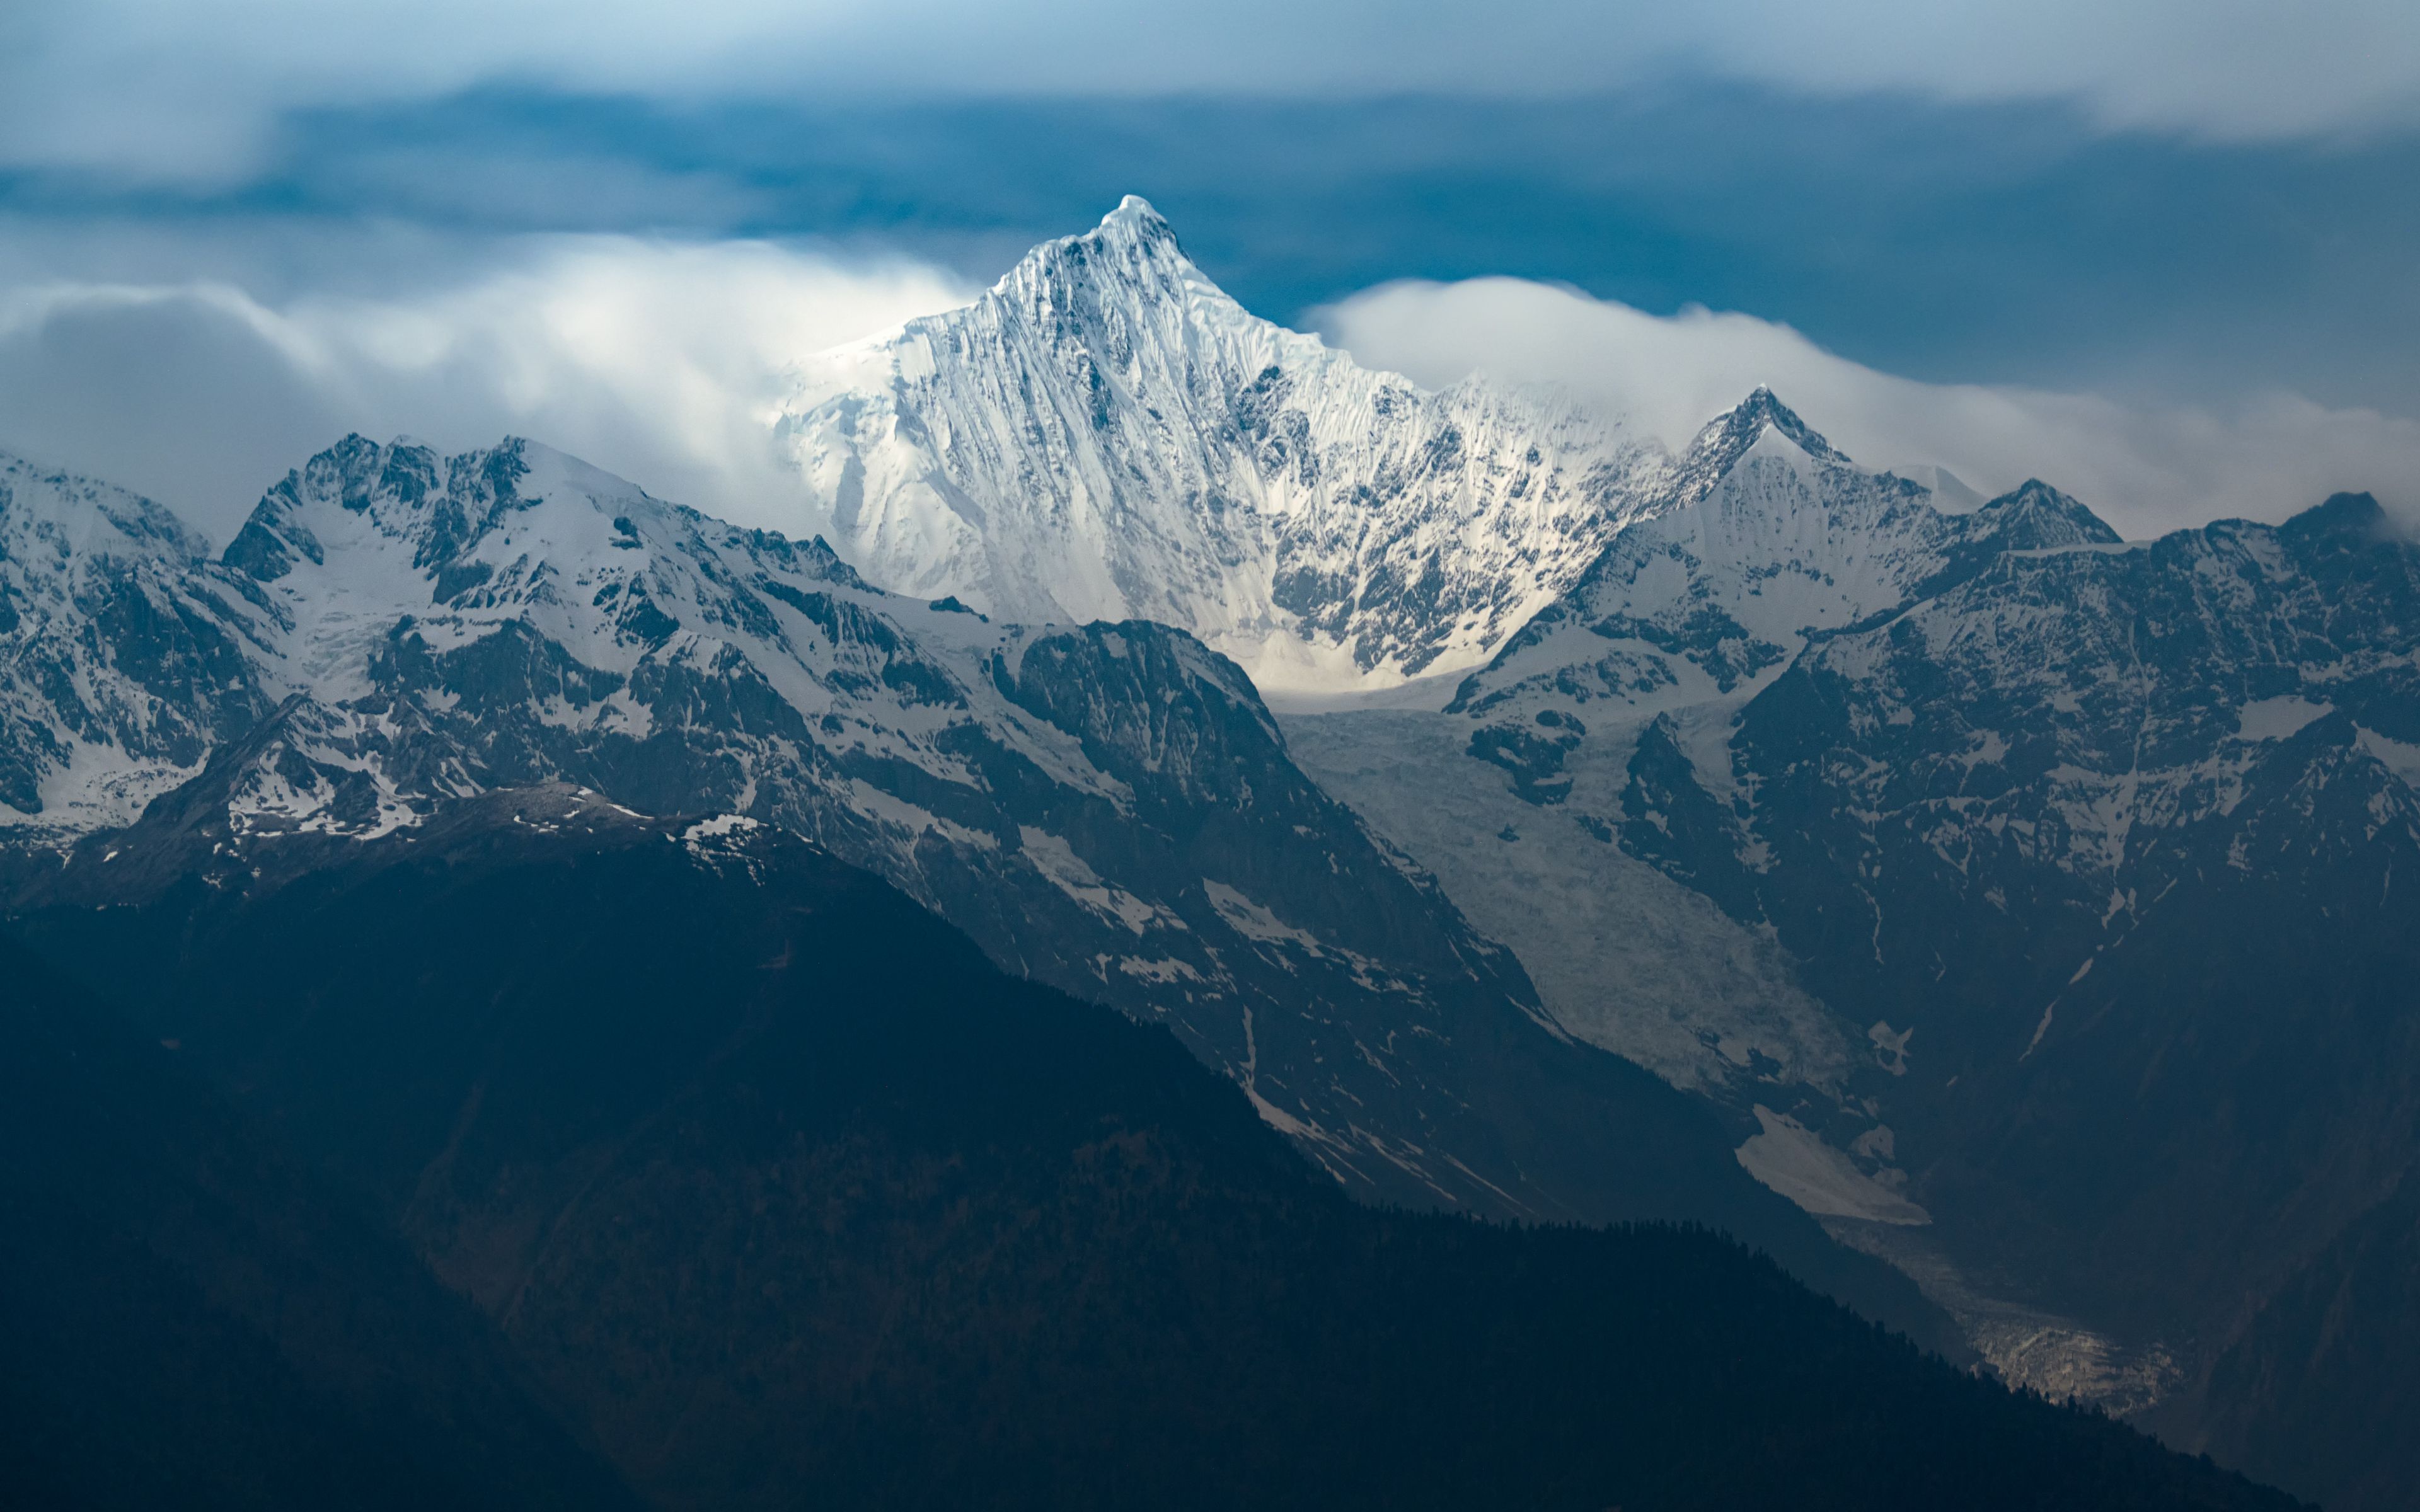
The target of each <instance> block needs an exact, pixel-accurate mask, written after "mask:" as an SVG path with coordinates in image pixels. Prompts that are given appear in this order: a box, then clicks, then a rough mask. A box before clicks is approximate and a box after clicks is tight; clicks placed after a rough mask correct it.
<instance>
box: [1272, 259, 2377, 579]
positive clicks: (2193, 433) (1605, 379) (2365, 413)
mask: <svg viewBox="0 0 2420 1512" xmlns="http://www.w3.org/2000/svg"><path fill="white" fill-rule="evenodd" d="M1319 324H1320V326H1321V328H1322V330H1323V331H1324V332H1326V335H1327V337H1328V339H1329V340H1330V341H1331V342H1333V343H1336V344H1338V345H1341V346H1342V347H1346V348H1348V349H1349V350H1351V351H1352V352H1353V353H1354V355H1355V356H1356V357H1357V358H1359V359H1360V360H1361V361H1363V362H1365V363H1371V364H1373V365H1375V366H1379V367H1387V368H1391V369H1394V370H1395V371H1397V372H1400V373H1403V374H1404V375H1405V376H1406V377H1409V378H1412V379H1413V380H1414V381H1415V382H1419V383H1421V384H1425V385H1428V386H1431V387H1435V386H1438V385H1442V384H1446V383H1450V382H1452V381H1454V380H1455V379H1457V378H1462V377H1463V376H1465V375H1466V374H1468V373H1470V372H1473V371H1475V370H1484V371H1487V372H1490V373H1493V374H1495V375H1497V376H1498V377H1500V378H1512V379H1515V380H1518V381H1526V382H1538V383H1552V384H1560V385H1565V386H1568V387H1570V388H1571V389H1573V390H1575V391H1577V392H1578V393H1583V394H1585V395H1588V396H1589V397H1590V398H1591V399H1592V400H1594V401H1596V402H1598V403H1601V404H1604V405H1605V406H1606V407H1607V408H1610V409H1615V410H1618V411H1620V412H1621V413H1623V414H1626V415H1628V416H1630V417H1632V419H1633V420H1634V422H1635V423H1637V424H1640V425H1641V426H1642V427H1643V428H1644V429H1646V430H1647V431H1649V432H1650V433H1651V434H1653V435H1656V436H1658V437H1660V438H1662V439H1663V440H1665V441H1666V442H1667V443H1668V444H1674V445H1677V444H1679V443H1681V442H1683V441H1685V440H1687V439H1688V437H1689V436H1690V435H1691V434H1692V433H1693V432H1694V431H1695V430H1696V429H1697V428H1698V427H1699V425H1700V424H1703V423H1704V422H1705V421H1706V419H1707V418H1708V417H1709V416H1711V415H1714V414H1716V413H1719V412H1720V411H1722V410H1723V409H1727V408H1729V407H1730V405H1732V404H1735V403H1737V402H1738V401H1739V399H1740V398H1741V396H1743V395H1744V394H1745V393H1747V392H1748V391H1749V390H1751V389H1753V388H1755V387H1756V386H1757V385H1758V384H1760V383H1763V384H1769V385H1770V386H1771V387H1772V388H1773V389H1774V391H1775V392H1776V393H1779V394H1780V395H1781V396H1782V398H1783V399H1784V400H1785V401H1786V402H1788V403H1789V404H1790V405H1792V407H1794V408H1795V409H1798V410H1799V411H1800V413H1802V414H1804V415H1805V416H1806V417H1807V422H1808V424H1812V425H1814V426H1815V427H1816V428H1817V429H1818V430H1821V431H1823V433H1824V434H1825V435H1826V436H1828V437H1829V438H1830V439H1831V440H1832V441H1833V442H1834V443H1835V444H1836V445H1838V446H1839V447H1840V448H1841V449H1842V450H1843V451H1845V452H1847V453H1848V454H1849V455H1851V456H1853V457H1854V458H1856V459H1857V460H1858V461H1859V462H1861V463H1863V464H1865V465H1866V466H1869V467H1874V468H1885V467H1887V468H1894V469H1897V470H1899V471H1902V472H1904V471H1909V470H1910V469H1914V468H1919V467H1926V466H1933V467H1945V468H1947V469H1948V470H1949V471H1951V472H1952V473H1954V474H1956V475H1957V476H1958V477H1959V478H1960V479H1961V480H1962V481H1963V482H1965V483H1966V484H1968V485H1969V486H1973V487H1975V488H1977V489H1978V490H1980V491H1981V492H1983V493H1984V494H1986V495H1990V494H1993V493H1997V492H2000V491H2003V490H2005V489H2008V488H2010V487H2013V486H2016V485H2017V484H2019V483H2022V482H2024V480H2025V479H2026V478H2028V477H2037V476H2038V477H2040V478H2042V479H2044V480H2045V481H2047V482H2050V483H2052V484H2055V485H2056V486H2059V487H2061V488H2063V489H2065V490H2067V491H2068V492H2070V493H2072V494H2074V495H2076V496H2077V497H2078V498H2080V499H2083V500H2084V501H2086V503H2088V504H2090V505H2091V506H2092V507H2093V508H2094V509H2096V510H2098V511H2099V512H2100V513H2101V514H2102V516H2103V517H2106V518H2107V519H2108V520H2109V521H2110V523H2112V524H2113V525H2115V526H2117V527H2118V529H2119V530H2120V531H2122V532H2126V533H2127V534H2129V535H2148V534H2153V533H2156V532H2160V531H2163V530H2168V529H2173V528H2175V527H2178V526H2181V525H2193V524H2200V523H2203V522H2205V521H2208V520H2211V519H2215V518H2222V517H2230V516H2236V517H2246V518H2254V519H2269V520H2275V519H2280V518H2283V517H2286V516H2287V515H2289V514H2292V513H2293V512H2295V511H2296V510H2299V509H2302V508H2304V507H2306V506H2308V505H2310V504H2314V503H2317V502H2318V501H2320V500H2321V499H2323V498H2325V497H2326V496H2327V495H2328V494H2330V493H2332V492H2335V491H2336V490H2338V489H2366V490H2368V491H2370V492H2374V493H2376V494H2377V495H2378V496H2379V497H2380V499H2381V501H2385V502H2387V503H2389V504H2390V505H2391V506H2395V507H2397V508H2400V509H2404V510H2407V511H2408V510H2410V509H2412V508H2413V507H2414V506H2420V423H2415V422H2413V421H2412V420H2409V419H2403V418H2397V417H2393V416H2386V415H2381V414H2379V413H2376V412H2375V411H2370V410H2362V409H2322V408H2320V407H2319V406H2318V405H2315V404H2312V403H2310V402H2309V401H2308V400H2305V399H2302V398H2299V397H2297V396H2295V395H2293V394H2289V393H2270V394H2266V395H2260V396H2256V397H2254V398H2251V399H2248V400H2244V401H2242V402H2240V403H2239V404H2237V405H2235V406H2234V407H2232V408H2231V409H2228V410H2226V412H2220V411H2217V410H2213V409H2196V408H2191V407H2176V406H2171V407H2145V406H2135V405H2130V404H2124V403H2119V402H2118V401H2115V400H2112V399H2107V398H2102V397H2098V396H2095V395H2092V394H2087V393H2044V392H2041V391H2038V390H2030V389H2018V388H2000V387H1983V386H1978V385H1965V384H1932V383H1919V382H1916V381H1913V380H1910V379H1907V378H1895V377H1892V376H1891V375H1889V374H1887V373H1878V372H1876V371H1874V370H1873V369H1871V368H1869V367H1863V366H1860V365H1859V364H1857V363H1852V362H1849V361H1847V360H1846V359H1844V358H1840V357H1837V356H1834V355H1833V354H1831V353H1830V352H1827V351H1824V350H1823V348H1821V347H1817V346H1816V345H1814V344H1813V343H1812V342H1810V341H1808V340H1807V338H1806V337H1804V336H1802V335H1800V334H1799V333H1798V332H1795V331H1792V330H1791V329H1790V328H1789V327H1788V326H1782V325H1775V324H1772V323H1770V322H1768V321H1763V320H1759V319H1756V318H1754V317H1753V316H1745V315H1717V314H1714V313H1711V312H1709V311H1705V310H1700V309H1692V310H1687V311H1683V313H1681V314H1680V315H1677V316H1652V315H1648V314H1646V313H1644V312H1642V311H1639V310H1635V309H1632V308H1630V307H1629V306H1627V305H1623V304H1618V303H1613V302H1610V301H1601V300H1595V299H1590V297H1588V296H1587V295H1584V294H1579V293H1575V292H1574V291H1571V290H1568V289H1563V288H1557V287H1553V286H1550V285H1544V284H1534V283H1529V282H1527V281H1524V280H1519V279H1508V278H1489V279H1474V280H1471V281H1469V282H1466V283H1458V284H1422V283H1403V284H1390V285H1384V286H1382V287H1379V288H1375V289H1372V290H1370V291H1368V292H1366V293H1363V294H1360V295H1357V296H1355V297H1354V298H1352V299H1350V300H1346V301H1343V302H1342V303H1341V304H1338V305H1334V306H1332V307H1330V308H1328V309H1327V310H1326V311H1323V312H1322V313H1321V316H1320V320H1319Z"/></svg>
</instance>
